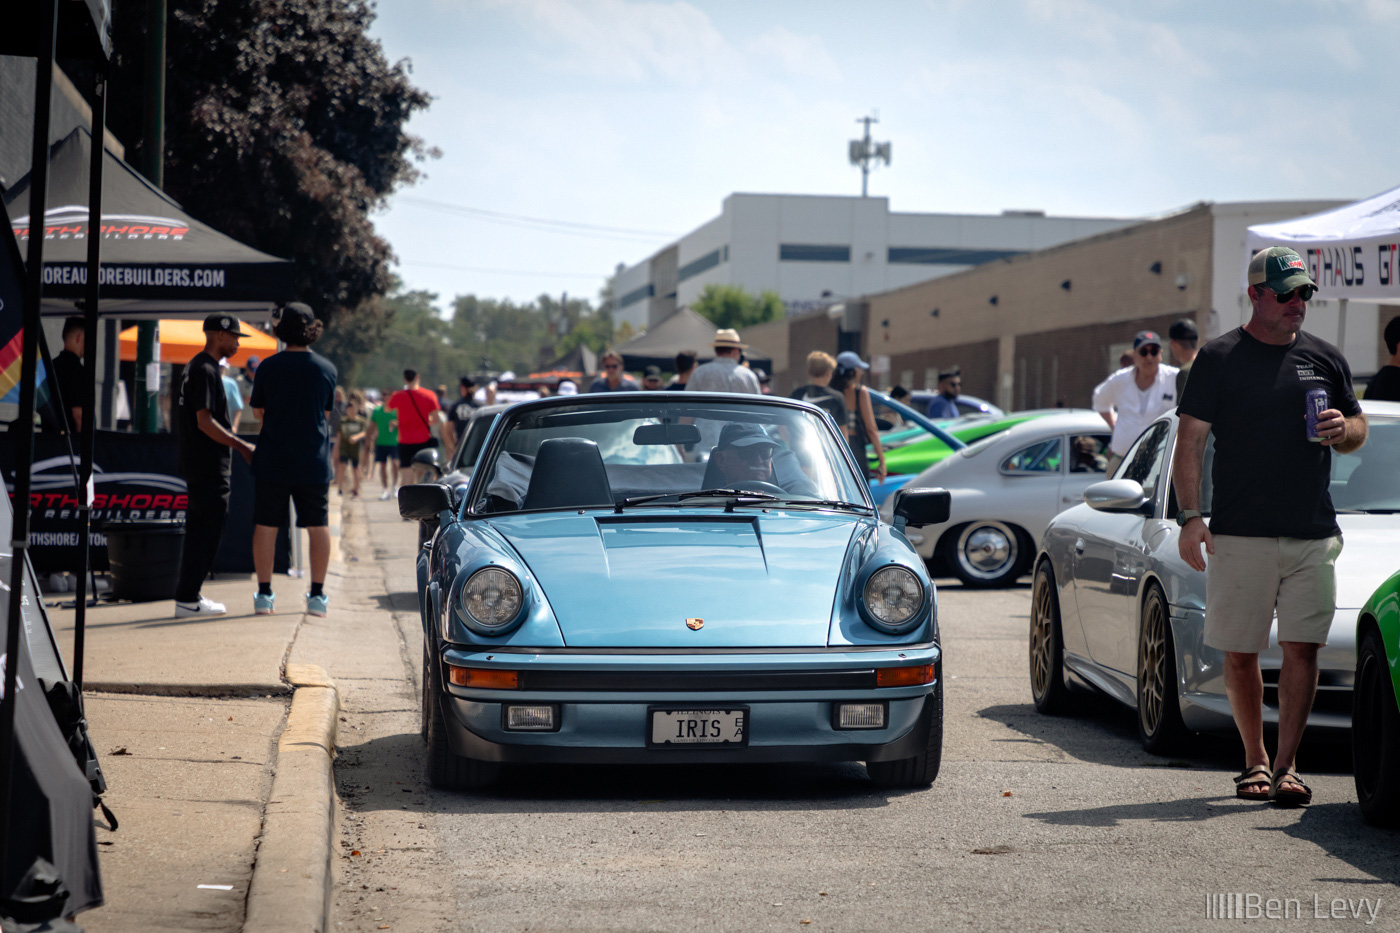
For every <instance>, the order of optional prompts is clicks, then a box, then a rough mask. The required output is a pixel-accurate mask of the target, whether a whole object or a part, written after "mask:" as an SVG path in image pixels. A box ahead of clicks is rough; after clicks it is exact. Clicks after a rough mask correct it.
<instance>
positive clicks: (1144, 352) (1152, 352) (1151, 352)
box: [1138, 345, 1162, 356]
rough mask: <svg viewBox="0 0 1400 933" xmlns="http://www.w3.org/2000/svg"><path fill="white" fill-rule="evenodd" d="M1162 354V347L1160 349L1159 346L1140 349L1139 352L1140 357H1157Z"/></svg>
mask: <svg viewBox="0 0 1400 933" xmlns="http://www.w3.org/2000/svg"><path fill="white" fill-rule="evenodd" d="M1161 352H1162V348H1161V347H1158V346H1155V345H1150V346H1146V347H1142V348H1140V349H1139V350H1138V356H1156V355H1157V354H1159V353H1161Z"/></svg>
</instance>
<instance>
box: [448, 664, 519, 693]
mask: <svg viewBox="0 0 1400 933" xmlns="http://www.w3.org/2000/svg"><path fill="white" fill-rule="evenodd" d="M447 679H448V680H449V681H451V682H452V684H453V686H457V687H481V688H483V689H485V690H518V689H519V688H520V672H519V671H501V670H495V669H489V668H481V667H457V666H455V665H452V664H449V665H447Z"/></svg>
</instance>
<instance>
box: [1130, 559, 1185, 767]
mask: <svg viewBox="0 0 1400 933" xmlns="http://www.w3.org/2000/svg"><path fill="white" fill-rule="evenodd" d="M1137 694H1138V696H1137V701H1138V717H1137V719H1138V736H1139V738H1141V739H1142V747H1143V748H1145V749H1147V750H1148V751H1149V752H1152V753H1153V754H1165V753H1167V752H1169V751H1171V750H1173V749H1175V748H1176V747H1178V746H1179V745H1180V744H1181V742H1182V741H1183V740H1184V739H1185V738H1186V726H1185V724H1183V723H1182V721H1181V704H1180V701H1179V700H1178V699H1177V689H1176V651H1175V646H1174V644H1173V642H1172V633H1171V621H1170V619H1169V618H1168V617H1167V600H1166V598H1165V597H1164V596H1163V595H1162V591H1161V589H1159V588H1158V587H1157V586H1156V585H1155V584H1149V588H1148V591H1147V597H1146V598H1145V599H1144V600H1143V602H1142V626H1141V630H1140V632H1139V635H1138V690H1137Z"/></svg>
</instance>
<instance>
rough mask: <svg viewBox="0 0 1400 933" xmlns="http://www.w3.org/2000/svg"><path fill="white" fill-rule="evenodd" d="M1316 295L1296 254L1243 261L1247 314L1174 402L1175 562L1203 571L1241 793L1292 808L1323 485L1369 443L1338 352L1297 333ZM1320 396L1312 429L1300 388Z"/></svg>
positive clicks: (1330, 548)
mask: <svg viewBox="0 0 1400 933" xmlns="http://www.w3.org/2000/svg"><path fill="white" fill-rule="evenodd" d="M1315 291H1317V284H1316V283H1315V282H1313V280H1312V279H1311V278H1310V277H1309V276H1308V273H1307V266H1306V265H1305V264H1304V262H1303V260H1302V258H1301V257H1300V256H1299V255H1298V254H1297V253H1295V252H1294V251H1293V250H1291V249H1288V248H1287V247H1283V246H1273V247H1270V248H1268V249H1265V250H1261V251H1260V252H1258V253H1257V254H1255V256H1254V258H1253V259H1252V260H1250V263H1249V300H1250V302H1251V304H1252V305H1253V308H1254V310H1253V315H1252V316H1251V317H1250V319H1249V321H1248V322H1247V323H1246V324H1245V325H1244V326H1243V327H1240V328H1236V329H1235V330H1232V331H1230V332H1229V333H1227V334H1222V335H1221V336H1219V337H1217V338H1216V339H1215V340H1212V341H1211V342H1210V343H1208V344H1206V345H1205V347H1203V348H1202V349H1201V352H1200V354H1199V355H1198V356H1197V357H1196V359H1195V361H1194V362H1193V363H1192V365H1191V376H1190V378H1189V379H1187V381H1186V393H1185V395H1184V396H1182V398H1181V405H1180V406H1179V409H1178V411H1179V413H1180V416H1181V419H1180V427H1179V428H1178V429H1177V442H1176V453H1175V455H1174V456H1173V458H1172V481H1173V485H1174V486H1175V487H1176V496H1177V502H1178V503H1179V504H1180V506H1181V512H1180V513H1179V514H1178V515H1177V517H1176V520H1177V524H1179V525H1180V526H1181V533H1180V535H1179V537H1178V539H1177V548H1178V550H1179V552H1180V554H1181V559H1182V560H1184V561H1185V562H1186V563H1187V564H1188V565H1189V566H1191V567H1192V568H1193V569H1195V570H1198V571H1205V569H1206V561H1205V557H1204V555H1202V553H1201V547H1202V546H1204V547H1205V550H1206V553H1207V554H1209V555H1210V574H1209V577H1208V578H1207V581H1206V612H1205V643H1206V644H1207V645H1209V646H1210V647H1212V648H1215V649H1216V650H1218V651H1221V652H1223V653H1224V655H1225V666H1224V675H1225V690H1226V693H1227V694H1228V695H1229V698H1230V712H1231V714H1232V715H1233V716H1234V719H1235V727H1236V728H1237V729H1238V730H1239V733H1240V739H1241V741H1242V742H1243V744H1244V758H1245V761H1244V765H1245V769H1244V771H1243V773H1241V774H1240V775H1239V776H1238V777H1237V778H1235V793H1236V796H1239V797H1242V798H1244V799H1246V800H1265V799H1268V800H1273V801H1274V802H1275V803H1276V804H1279V805H1283V806H1298V805H1301V804H1306V803H1309V802H1311V800H1312V791H1311V789H1309V788H1308V786H1307V785H1306V784H1304V783H1303V779H1302V778H1301V777H1299V776H1298V772H1297V763H1296V755H1297V751H1298V744H1299V742H1300V741H1301V740H1302V738H1303V729H1304V727H1305V726H1306V725H1307V722H1308V713H1309V711H1310V710H1311V709H1312V704H1313V695H1314V694H1315V693H1316V691H1317V651H1318V648H1319V647H1320V646H1322V645H1325V644H1326V643H1327V635H1328V631H1329V630H1330V629H1331V627H1332V617H1333V615H1334V613H1335V611H1336V593H1337V581H1336V560H1337V555H1338V554H1340V553H1341V550H1342V534H1341V530H1340V529H1339V528H1338V527H1337V518H1336V513H1335V512H1334V511H1333V509H1332V500H1331V498H1329V496H1328V493H1327V488H1328V483H1329V481H1330V478H1331V463H1332V448H1334V447H1335V448H1336V449H1337V451H1338V452H1340V453H1350V452H1351V451H1353V450H1356V449H1357V448H1359V447H1360V446H1361V445H1362V444H1364V443H1365V442H1366V416H1365V415H1363V414H1362V413H1361V406H1360V405H1358V404H1357V402H1356V396H1355V395H1353V394H1352V390H1351V369H1350V368H1349V367H1348V366H1347V361H1346V359H1345V358H1344V357H1343V356H1342V354H1341V353H1340V352H1339V351H1338V350H1337V348H1336V347H1334V346H1332V345H1331V344H1329V343H1326V342H1325V341H1322V340H1319V339H1318V338H1316V337H1314V336H1312V335H1311V334H1309V333H1307V332H1306V331H1304V330H1303V329H1302V328H1303V318H1304V317H1305V316H1306V313H1307V302H1308V299H1309V298H1311V297H1312V295H1313V293H1314V292H1315ZM1312 389H1321V390H1324V391H1325V392H1326V393H1327V404H1326V406H1325V409H1324V410H1323V411H1322V412H1321V413H1320V414H1319V415H1318V416H1317V433H1318V435H1319V437H1320V441H1317V442H1311V441H1310V439H1309V437H1308V436H1307V429H1306V420H1305V401H1306V396H1307V393H1308V391H1309V390H1312ZM1210 434H1214V435H1215V460H1214V464H1213V466H1212V468H1211V480H1212V493H1211V496H1212V501H1211V502H1210V504H1209V508H1210V510H1211V515H1210V524H1209V526H1207V525H1206V522H1205V520H1204V519H1203V518H1202V515H1201V508H1202V503H1201V495H1200V493H1201V469H1202V458H1203V456H1204V452H1205V446H1206V438H1207V436H1208V435H1210ZM1275 615H1277V620H1278V645H1279V650H1280V651H1281V652H1282V654H1283V664H1282V666H1281V667H1280V670H1279V680H1278V748H1277V749H1276V751H1275V755H1274V759H1273V763H1272V765H1270V761H1269V754H1268V750H1267V749H1266V748H1265V745H1264V723H1263V700H1264V684H1263V680H1262V677H1261V674H1260V670H1259V652H1260V651H1263V650H1264V649H1265V648H1267V647H1268V645H1269V629H1270V625H1271V623H1272V621H1273V619H1274V618H1275Z"/></svg>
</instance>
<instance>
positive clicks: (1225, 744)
mask: <svg viewBox="0 0 1400 933" xmlns="http://www.w3.org/2000/svg"><path fill="white" fill-rule="evenodd" d="M376 491H377V490H376ZM356 514H357V516H358V517H357V518H356V519H354V520H351V521H348V522H347V526H346V531H345V539H344V542H343V543H344V546H345V548H346V551H347V555H348V557H349V558H350V559H351V560H353V561H355V562H356V563H355V564H354V566H356V567H358V568H359V570H357V571H355V572H354V573H352V574H351V575H350V576H351V579H350V580H348V581H347V586H348V587H349V588H350V589H352V590H354V589H356V588H358V597H357V598H358V602H359V603H360V604H362V605H364V606H366V607H368V608H365V609H364V610H363V612H362V613H361V614H360V616H359V617H357V620H356V621H355V626H356V627H355V629H354V636H353V637H351V638H347V639H345V640H344V643H343V644H342V645H340V647H339V648H338V649H337V650H338V652H339V656H338V659H337V661H336V665H335V667H336V669H335V670H334V671H333V673H334V674H335V675H336V677H337V680H338V683H340V685H341V689H342V695H343V704H344V712H343V713H342V716H343V717H344V718H343V721H342V723H341V736H340V742H341V757H340V760H339V761H338V762H337V766H336V770H337V779H338V783H339V788H340V792H341V796H342V799H343V801H344V810H343V819H342V821H341V822H342V829H343V832H342V839H341V847H342V854H341V862H340V863H341V872H340V877H339V884H338V887H337V891H336V904H335V912H334V917H333V919H334V923H335V929H338V930H384V929H393V930H434V931H436V930H483V931H516V930H519V931H525V930H530V931H547V930H571V931H585V930H692V929H709V930H735V931H750V930H808V929H811V930H819V929H825V930H842V931H846V930H871V931H875V930H880V931H903V930H910V931H926V930H978V931H983V930H1001V929H1007V930H1012V929H1014V930H1017V931H1027V930H1056V931H1058V930H1065V929H1073V930H1125V929H1150V930H1153V931H1165V930H1207V929H1212V928H1216V927H1219V926H1222V925H1223V926H1224V927H1225V928H1229V927H1231V926H1233V921H1231V920H1226V919H1213V918H1211V917H1208V915H1207V910H1208V909H1209V907H1210V906H1211V905H1213V904H1215V905H1218V902H1217V901H1215V900H1213V896H1215V895H1231V894H1233V895H1239V896H1240V897H1239V899H1238V900H1237V901H1236V902H1235V903H1237V904H1238V905H1239V906H1238V909H1239V910H1240V911H1241V912H1242V913H1244V914H1246V915H1247V916H1250V917H1257V918H1258V920H1257V923H1256V925H1258V924H1263V925H1267V926H1270V927H1274V928H1278V929H1288V930H1291V929H1297V930H1317V929H1323V930H1327V929H1350V928H1369V929H1386V930H1395V929H1400V889H1397V887H1396V883H1397V881H1400V845H1397V843H1398V842H1400V838H1397V834H1395V833H1389V832H1383V831H1378V830H1374V829H1372V828H1370V827H1368V826H1366V825H1365V824H1364V823H1363V822H1362V821H1361V818H1360V814H1359V811H1358V809H1357V807H1356V804H1355V791H1354V788H1353V786H1352V780H1351V776H1350V773H1349V771H1348V770H1347V768H1348V762H1347V761H1346V756H1345V755H1343V754H1339V752H1338V750H1337V749H1336V748H1335V747H1329V746H1326V745H1313V744H1307V745H1305V747H1304V749H1303V753H1302V755H1301V757H1300V764H1301V766H1302V770H1303V773H1304V774H1305V775H1306V776H1307V778H1308V780H1309V783H1310V784H1311V785H1312V787H1313V790H1314V793H1315V800H1316V802H1315V803H1314V804H1313V805H1312V806H1311V807H1309V808H1307V809H1304V810H1280V809H1275V808H1273V807H1272V806H1270V805H1268V804H1259V803H1247V802H1244V801H1238V800H1236V799H1235V798H1234V796H1233V784H1232V783H1231V781H1230V777H1231V775H1233V774H1234V773H1235V772H1237V771H1238V770H1239V767H1240V762H1239V761H1237V755H1236V751H1235V743H1232V742H1230V741H1226V740H1221V739H1203V740H1202V741H1201V743H1200V745H1199V747H1198V748H1197V749H1196V750H1195V751H1194V753H1193V754H1192V755H1191V756H1190V757H1184V758H1181V759H1171V760H1168V759H1163V758H1158V757H1155V756H1152V755H1149V754H1147V753H1146V752H1144V751H1142V749H1141V748H1140V746H1139V745H1138V742H1137V736H1136V732H1135V726H1134V722H1133V717H1132V714H1131V713H1130V712H1128V711H1126V710H1122V709H1120V708H1117V707H1115V706H1113V705H1112V704H1109V703H1108V702H1106V701H1095V702H1089V703H1087V704H1086V705H1085V708H1084V709H1083V710H1082V711H1081V712H1080V713H1079V714H1078V715H1077V716H1075V717H1073V718H1047V717H1043V716H1040V715H1039V714H1037V713H1036V712H1035V710H1034V708H1033V707H1032V706H1031V703H1030V693H1029V687H1028V683H1027V673H1026V667H1027V662H1026V636H1027V629H1028V625H1029V618H1028V613H1029V609H1030V589H1029V585H1028V584H1029V578H1027V579H1026V581H1025V583H1024V584H1023V585H1022V586H1020V587H1018V588H1015V589H1010V590H1004V591H992V592H976V591H969V590H965V589H962V588H961V587H960V586H959V585H958V584H957V583H956V582H955V581H941V582H942V584H943V585H941V587H940V619H941V623H942V627H943V643H944V646H945V649H946V655H947V661H946V666H945V676H946V677H947V685H946V693H945V699H946V704H947V706H946V721H945V746H944V755H943V769H942V773H941V774H940V775H939V778H938V781H937V782H936V783H935V784H934V786H933V787H932V788H931V789H929V790H925V791H915V792H898V793H889V792H881V791H877V790H874V789H872V787H871V786H870V785H869V783H868V782H867V781H866V778H865V773H864V769H863V767H862V766H860V765H858V764H850V765H815V766H796V765H782V766H777V765H774V766H742V767H687V768H675V767H665V766H656V767H647V768H636V767H601V766H591V767H539V768H533V769H521V770H516V771H512V772H509V773H508V777H507V779H506V781H505V782H504V783H503V784H502V786H501V787H499V788H497V789H496V790H494V791H492V792H489V793H443V792H439V791H435V790H432V789H430V788H428V787H427V786H426V785H425V783H424V782H423V779H422V768H421V764H422V759H423V746H422V743H421V740H420V738H419V735H418V714H417V706H418V700H417V689H418V687H417V684H416V677H417V666H418V658H419V654H420V652H421V648H420V647H419V642H418V641H417V639H418V637H419V636H418V629H417V626H418V623H417V620H416V618H415V616H414V609H413V595H412V586H413V584H412V580H413V575H412V565H411V554H412V549H413V544H414V539H413V531H414V530H413V527H412V526H410V525H409V524H407V523H403V522H401V521H399V519H398V518H397V516H396V515H394V514H393V512H392V510H391V508H390V503H380V502H377V501H368V502H365V503H364V509H363V512H360V513H356ZM348 596H349V594H347V597H348ZM346 602H347V603H348V602H349V598H347V601H346Z"/></svg>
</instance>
